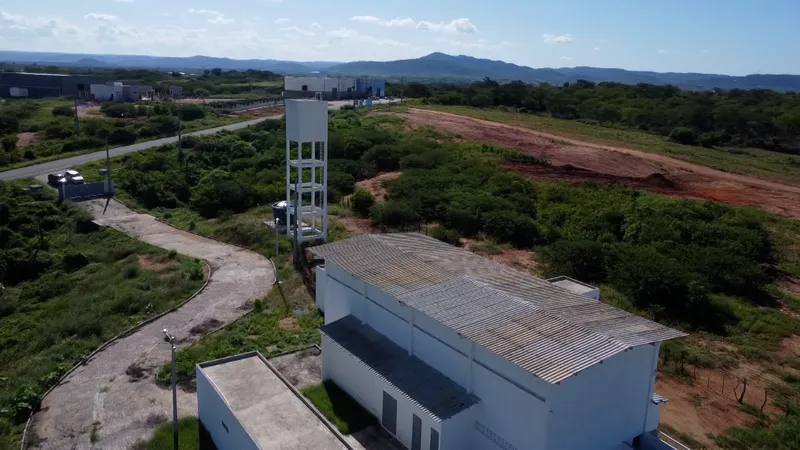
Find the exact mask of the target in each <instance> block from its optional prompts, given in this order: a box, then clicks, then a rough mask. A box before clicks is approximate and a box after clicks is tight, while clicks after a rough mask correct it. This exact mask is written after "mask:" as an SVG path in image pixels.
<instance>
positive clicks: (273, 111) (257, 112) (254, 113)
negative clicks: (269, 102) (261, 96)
mask: <svg viewBox="0 0 800 450" xmlns="http://www.w3.org/2000/svg"><path fill="white" fill-rule="evenodd" d="M285 112H286V108H284V107H283V106H274V107H270V108H259V109H253V110H250V111H242V112H237V113H233V114H231V115H232V116H235V117H249V118H253V119H258V118H260V117H273V116H279V115H281V114H284V113H285Z"/></svg>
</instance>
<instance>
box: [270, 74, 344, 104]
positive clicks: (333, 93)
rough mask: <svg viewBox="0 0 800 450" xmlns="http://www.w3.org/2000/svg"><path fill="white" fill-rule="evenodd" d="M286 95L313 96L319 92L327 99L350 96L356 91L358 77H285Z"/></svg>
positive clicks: (296, 96) (291, 96) (294, 96)
mask: <svg viewBox="0 0 800 450" xmlns="http://www.w3.org/2000/svg"><path fill="white" fill-rule="evenodd" d="M283 90H284V97H286V98H298V97H313V96H314V94H315V93H317V92H319V93H321V94H322V97H323V98H324V99H325V100H332V99H338V98H350V97H352V96H353V95H354V94H355V91H356V79H355V78H348V77H284V78H283Z"/></svg>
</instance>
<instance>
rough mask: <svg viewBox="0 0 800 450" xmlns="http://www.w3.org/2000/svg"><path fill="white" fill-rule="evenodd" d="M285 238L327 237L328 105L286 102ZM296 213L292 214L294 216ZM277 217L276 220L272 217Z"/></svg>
mask: <svg viewBox="0 0 800 450" xmlns="http://www.w3.org/2000/svg"><path fill="white" fill-rule="evenodd" d="M286 205H287V208H289V209H291V211H288V214H286V215H285V216H284V217H287V216H288V217H289V220H288V222H291V223H289V224H288V225H289V226H287V227H286V234H287V236H290V237H293V236H294V235H295V234H296V238H297V242H308V241H315V240H325V239H327V237H328V102H326V101H319V100H309V99H303V100H286ZM295 211H296V212H297V213H296V214H295V213H294V212H295ZM276 217H277V216H276Z"/></svg>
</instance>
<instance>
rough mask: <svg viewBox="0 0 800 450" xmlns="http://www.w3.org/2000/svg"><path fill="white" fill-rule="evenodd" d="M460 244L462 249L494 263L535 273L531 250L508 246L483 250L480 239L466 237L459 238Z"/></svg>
mask: <svg viewBox="0 0 800 450" xmlns="http://www.w3.org/2000/svg"><path fill="white" fill-rule="evenodd" d="M461 245H462V246H463V247H464V249H466V250H469V251H471V252H473V253H477V254H479V255H482V256H485V257H486V258H489V259H491V260H492V261H494V262H496V263H499V264H503V265H506V266H509V267H513V268H515V269H517V270H521V271H523V272H528V273H535V271H536V262H535V261H534V259H533V257H534V255H535V253H534V252H533V250H525V249H519V248H513V247H509V248H502V249H500V251H499V252H485V251H483V250H482V248H481V246H480V241H478V240H475V239H466V238H462V239H461Z"/></svg>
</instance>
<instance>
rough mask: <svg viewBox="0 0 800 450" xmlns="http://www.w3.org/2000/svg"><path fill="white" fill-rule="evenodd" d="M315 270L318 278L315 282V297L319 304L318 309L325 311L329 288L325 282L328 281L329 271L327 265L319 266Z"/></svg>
mask: <svg viewBox="0 0 800 450" xmlns="http://www.w3.org/2000/svg"><path fill="white" fill-rule="evenodd" d="M315 272H316V280H315V282H314V283H315V284H316V289H315V292H314V297H316V298H315V301H316V304H317V309H319V310H320V311H322V312H323V313H324V312H325V290H326V289H327V287H326V284H325V283H326V282H327V281H328V272H327V271H326V270H325V266H317V268H316V270H315Z"/></svg>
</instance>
